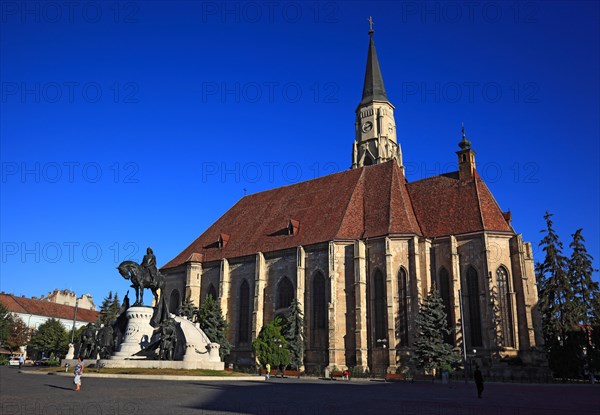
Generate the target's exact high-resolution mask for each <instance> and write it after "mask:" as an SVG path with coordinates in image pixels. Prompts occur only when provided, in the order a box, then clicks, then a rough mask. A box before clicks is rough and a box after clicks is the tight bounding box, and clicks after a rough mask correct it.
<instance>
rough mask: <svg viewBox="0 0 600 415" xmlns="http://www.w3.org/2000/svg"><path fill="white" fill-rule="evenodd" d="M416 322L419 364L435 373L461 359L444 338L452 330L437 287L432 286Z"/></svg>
mask: <svg viewBox="0 0 600 415" xmlns="http://www.w3.org/2000/svg"><path fill="white" fill-rule="evenodd" d="M415 323H416V326H417V335H416V338H415V343H414V356H415V361H416V364H417V366H419V367H422V368H425V370H427V371H432V372H434V373H435V371H436V370H439V369H441V368H445V367H450V366H452V365H454V364H455V363H458V362H459V361H460V356H459V355H458V354H457V353H456V352H455V351H454V350H453V349H452V346H451V345H449V344H448V343H446V342H445V340H444V336H445V335H447V334H449V333H450V332H451V330H450V329H449V328H448V321H447V318H446V313H445V312H444V303H443V301H442V298H441V297H440V295H439V293H438V292H437V290H436V289H435V287H432V289H431V291H430V292H429V294H428V295H427V298H426V299H425V301H424V302H423V304H422V305H421V307H420V308H419V315H418V316H417V318H416V319H415Z"/></svg>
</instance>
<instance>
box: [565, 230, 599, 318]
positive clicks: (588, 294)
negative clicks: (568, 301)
mask: <svg viewBox="0 0 600 415" xmlns="http://www.w3.org/2000/svg"><path fill="white" fill-rule="evenodd" d="M581 232H582V229H578V230H577V231H576V232H575V233H574V234H573V235H572V237H573V241H572V242H571V244H570V245H569V247H570V248H571V249H572V250H573V251H572V254H571V258H570V259H569V282H570V284H571V288H572V290H573V295H572V304H573V307H572V311H573V313H574V317H573V318H572V319H573V320H575V321H576V322H579V323H581V324H583V326H584V328H585V329H586V330H587V329H588V328H589V325H590V324H591V322H592V320H593V319H594V302H595V301H596V298H597V297H598V293H599V290H598V283H597V282H595V281H594V280H593V279H592V275H593V274H594V272H596V271H598V270H595V269H594V267H593V265H592V261H593V258H592V256H591V255H590V254H589V253H588V252H587V249H586V248H585V239H583V236H582V235H581Z"/></svg>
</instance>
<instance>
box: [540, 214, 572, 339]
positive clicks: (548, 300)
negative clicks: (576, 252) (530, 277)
mask: <svg viewBox="0 0 600 415" xmlns="http://www.w3.org/2000/svg"><path fill="white" fill-rule="evenodd" d="M544 220H545V221H546V229H544V230H542V231H540V232H542V233H544V234H545V236H544V237H543V238H542V240H541V242H540V246H541V247H542V249H543V251H544V252H545V253H546V256H545V258H544V261H543V262H542V263H541V264H540V265H539V266H537V272H538V275H537V277H538V281H539V284H540V285H539V287H540V293H539V294H540V295H539V298H540V311H541V314H542V320H543V325H544V337H545V338H546V343H547V344H550V345H551V344H553V343H554V342H555V339H560V340H558V342H559V344H561V345H564V342H565V340H566V337H567V333H568V332H569V331H570V330H571V329H572V328H573V323H574V322H573V321H572V313H569V309H570V307H571V303H570V301H571V300H572V294H571V290H570V287H569V277H568V273H567V266H568V265H567V258H566V257H565V256H564V255H563V253H562V251H563V244H562V242H561V241H560V239H559V237H558V234H557V233H556V231H555V230H554V228H553V222H552V214H551V213H549V212H546V214H545V215H544Z"/></svg>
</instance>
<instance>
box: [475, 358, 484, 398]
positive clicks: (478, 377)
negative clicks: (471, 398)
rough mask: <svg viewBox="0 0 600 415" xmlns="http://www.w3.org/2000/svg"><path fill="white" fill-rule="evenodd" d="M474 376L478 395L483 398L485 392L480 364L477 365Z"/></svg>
mask: <svg viewBox="0 0 600 415" xmlns="http://www.w3.org/2000/svg"><path fill="white" fill-rule="evenodd" d="M473 378H474V379H475V386H477V397H478V398H479V399H481V394H482V393H483V375H482V374H481V370H479V366H475V372H473Z"/></svg>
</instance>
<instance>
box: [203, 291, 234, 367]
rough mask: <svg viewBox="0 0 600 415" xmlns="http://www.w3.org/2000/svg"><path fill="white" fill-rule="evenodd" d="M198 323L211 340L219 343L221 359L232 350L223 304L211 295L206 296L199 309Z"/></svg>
mask: <svg viewBox="0 0 600 415" xmlns="http://www.w3.org/2000/svg"><path fill="white" fill-rule="evenodd" d="M198 323H200V328H201V329H202V330H203V331H204V333H205V334H206V335H207V336H208V338H209V339H210V341H211V342H214V343H219V344H220V345H221V348H220V349H219V355H220V356H221V359H224V358H225V356H228V355H229V353H230V352H231V344H230V343H229V341H227V322H226V321H225V319H224V318H223V312H222V311H221V306H220V305H219V303H217V302H216V301H215V300H214V299H213V298H212V296H211V295H209V296H208V297H206V300H204V303H203V304H202V305H201V306H200V309H199V310H198Z"/></svg>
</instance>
